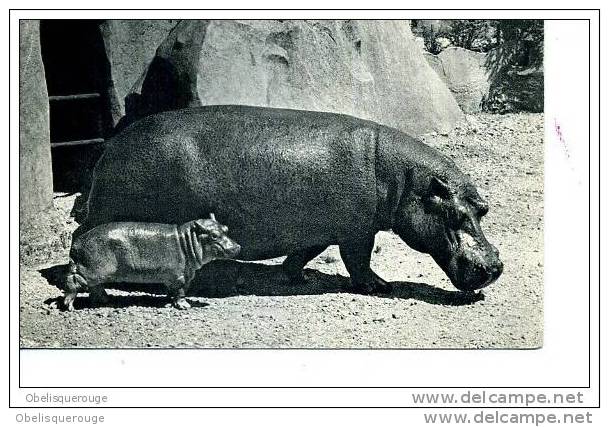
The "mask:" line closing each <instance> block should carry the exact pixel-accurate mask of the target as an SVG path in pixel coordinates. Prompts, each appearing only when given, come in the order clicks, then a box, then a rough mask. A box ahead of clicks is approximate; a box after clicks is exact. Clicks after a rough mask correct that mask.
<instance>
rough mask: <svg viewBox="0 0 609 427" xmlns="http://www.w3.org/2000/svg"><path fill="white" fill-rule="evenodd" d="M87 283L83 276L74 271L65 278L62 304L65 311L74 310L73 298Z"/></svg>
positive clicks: (85, 287)
mask: <svg viewBox="0 0 609 427" xmlns="http://www.w3.org/2000/svg"><path fill="white" fill-rule="evenodd" d="M87 287H88V283H87V281H86V280H85V278H84V277H82V276H81V275H80V274H78V273H76V272H71V273H70V274H68V276H67V278H66V289H65V295H64V297H63V306H64V308H65V309H66V310H67V311H74V300H75V299H76V295H78V292H79V291H81V290H83V289H87Z"/></svg>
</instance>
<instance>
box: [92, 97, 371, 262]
mask: <svg viewBox="0 0 609 427" xmlns="http://www.w3.org/2000/svg"><path fill="white" fill-rule="evenodd" d="M303 113H304V114H303ZM376 127H377V125H375V124H374V123H371V122H367V121H363V120H358V119H355V118H352V117H349V116H344V115H336V114H324V113H316V112H302V111H294V110H277V109H260V108H251V107H241V106H217V107H202V108H194V109H188V110H180V111H172V112H166V113H162V114H159V115H155V116H151V117H148V118H145V119H143V120H141V121H140V122H138V123H136V124H134V125H133V126H131V127H129V128H127V129H126V130H125V131H123V132H122V133H120V134H119V135H117V136H116V137H115V138H114V139H113V140H112V141H111V143H110V144H109V146H108V148H107V150H106V152H105V153H104V155H103V157H102V158H101V159H100V161H99V162H98V164H97V166H96V168H95V174H94V180H93V186H92V189H91V193H90V197H89V206H88V211H89V212H88V217H87V219H86V221H85V224H86V226H87V227H93V226H95V225H97V224H100V223H105V222H111V221H144V222H163V223H181V222H186V221H188V220H190V219H192V218H199V217H204V216H207V214H208V213H209V212H212V211H213V212H216V213H217V215H218V217H221V218H224V222H225V223H226V225H228V227H229V228H230V229H231V230H233V237H234V238H235V240H236V241H238V242H239V243H240V244H241V246H242V250H241V256H240V258H242V259H250V260H251V259H264V258H270V257H274V256H280V255H285V254H287V253H290V252H292V251H294V250H297V249H298V248H299V247H302V244H303V242H307V244H311V245H321V244H325V245H328V244H332V243H339V242H340V241H343V240H345V239H349V237H350V236H352V235H357V234H358V233H361V232H363V231H362V230H363V229H364V228H366V229H369V228H370V227H371V225H372V222H373V221H374V214H375V207H376V203H377V199H376V189H375V181H374V180H375V173H374V164H375V139H376V132H377V130H376Z"/></svg>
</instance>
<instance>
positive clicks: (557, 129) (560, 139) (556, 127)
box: [554, 118, 581, 185]
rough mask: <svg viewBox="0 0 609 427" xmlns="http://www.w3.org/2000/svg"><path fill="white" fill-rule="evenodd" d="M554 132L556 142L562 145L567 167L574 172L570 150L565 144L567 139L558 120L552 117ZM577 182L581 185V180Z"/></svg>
mask: <svg viewBox="0 0 609 427" xmlns="http://www.w3.org/2000/svg"><path fill="white" fill-rule="evenodd" d="M554 132H556V137H557V138H558V142H560V145H561V146H562V149H563V152H564V153H565V157H566V158H567V163H568V164H569V168H570V169H571V171H572V172H573V173H575V167H574V166H573V163H572V162H571V152H570V151H569V146H568V145H567V140H566V139H565V136H564V134H563V133H562V129H561V128H560V125H559V124H558V120H556V118H555V119H554ZM578 184H579V185H581V180H578Z"/></svg>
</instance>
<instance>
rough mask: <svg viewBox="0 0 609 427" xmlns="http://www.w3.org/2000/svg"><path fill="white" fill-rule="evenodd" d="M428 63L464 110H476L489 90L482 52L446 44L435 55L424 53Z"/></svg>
mask: <svg viewBox="0 0 609 427" xmlns="http://www.w3.org/2000/svg"><path fill="white" fill-rule="evenodd" d="M425 58H426V59H427V62H428V63H429V64H430V66H431V67H432V68H433V69H434V70H435V71H436V72H437V73H438V75H439V76H440V78H441V79H442V80H444V81H445V82H446V84H447V85H448V88H449V89H450V91H451V92H452V93H453V95H454V96H455V99H456V100H457V103H458V104H459V106H460V107H461V109H462V110H463V111H464V112H466V113H478V112H480V111H481V109H482V101H483V99H485V97H486V96H487V95H488V91H489V86H490V84H489V73H488V71H487V68H486V66H485V61H486V55H485V54H484V53H480V52H474V51H472V50H467V49H463V48H461V47H449V48H446V49H444V50H443V51H442V52H440V53H439V54H438V55H432V54H430V53H426V55H425Z"/></svg>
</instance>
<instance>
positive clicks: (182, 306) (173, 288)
mask: <svg viewBox="0 0 609 427" xmlns="http://www.w3.org/2000/svg"><path fill="white" fill-rule="evenodd" d="M167 287H168V288H169V298H171V303H170V304H167V306H173V307H175V308H177V309H178V310H187V309H189V308H190V304H189V303H188V301H186V290H185V287H186V280H185V279H184V276H180V277H179V278H178V279H177V280H176V281H175V283H170V284H168V285H167Z"/></svg>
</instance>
